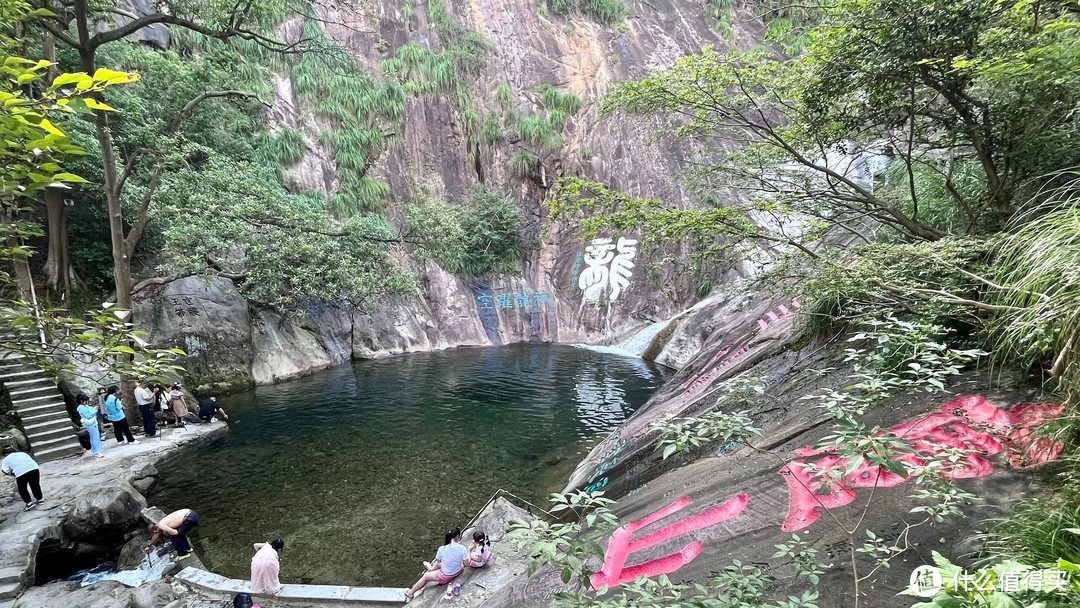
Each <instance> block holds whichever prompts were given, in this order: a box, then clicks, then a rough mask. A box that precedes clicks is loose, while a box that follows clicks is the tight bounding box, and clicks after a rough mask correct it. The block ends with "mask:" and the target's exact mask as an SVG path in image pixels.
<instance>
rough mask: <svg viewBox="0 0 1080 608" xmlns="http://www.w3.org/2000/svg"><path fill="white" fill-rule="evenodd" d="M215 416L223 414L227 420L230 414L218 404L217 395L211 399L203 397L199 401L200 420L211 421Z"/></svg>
mask: <svg viewBox="0 0 1080 608" xmlns="http://www.w3.org/2000/svg"><path fill="white" fill-rule="evenodd" d="M214 416H221V417H222V418H224V419H225V420H228V419H229V415H228V414H226V413H225V410H224V409H222V407H221V406H220V405H218V402H217V397H210V398H209V399H203V400H202V401H200V402H199V420H202V421H203V422H211V421H213V420H214Z"/></svg>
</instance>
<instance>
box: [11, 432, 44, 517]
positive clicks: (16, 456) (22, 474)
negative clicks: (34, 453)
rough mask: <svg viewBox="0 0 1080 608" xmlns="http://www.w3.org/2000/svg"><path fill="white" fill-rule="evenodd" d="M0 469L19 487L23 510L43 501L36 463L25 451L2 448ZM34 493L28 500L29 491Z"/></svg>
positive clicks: (39, 474)
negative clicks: (2, 454) (31, 498)
mask: <svg viewBox="0 0 1080 608" xmlns="http://www.w3.org/2000/svg"><path fill="white" fill-rule="evenodd" d="M0 470H2V471H3V472H4V475H11V476H12V477H14V478H15V485H16V486H18V488H19V498H22V500H23V502H25V503H26V508H24V509H23V510H24V511H29V510H30V509H33V508H34V507H36V506H38V505H40V504H41V503H43V502H45V499H44V498H42V497H41V473H40V472H39V471H38V463H37V462H35V461H34V459H33V458H31V457H30V455H29V454H27V453H26V452H19V451H17V450H16V449H15V448H13V447H10V446H9V447H6V448H4V460H3V462H0ZM31 491H33V493H34V500H30V492H31Z"/></svg>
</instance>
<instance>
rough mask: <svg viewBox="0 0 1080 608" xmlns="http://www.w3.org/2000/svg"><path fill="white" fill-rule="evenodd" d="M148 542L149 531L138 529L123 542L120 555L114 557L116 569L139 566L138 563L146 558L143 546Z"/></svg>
mask: <svg viewBox="0 0 1080 608" xmlns="http://www.w3.org/2000/svg"><path fill="white" fill-rule="evenodd" d="M148 542H150V532H149V531H138V532H136V533H135V534H134V535H133V536H132V537H131V539H130V540H128V541H127V542H126V543H124V546H123V547H121V548H120V557H117V558H116V569H117V570H134V569H135V568H138V567H139V564H141V563H143V561H145V560H146V553H144V552H143V547H145V546H146V543H148Z"/></svg>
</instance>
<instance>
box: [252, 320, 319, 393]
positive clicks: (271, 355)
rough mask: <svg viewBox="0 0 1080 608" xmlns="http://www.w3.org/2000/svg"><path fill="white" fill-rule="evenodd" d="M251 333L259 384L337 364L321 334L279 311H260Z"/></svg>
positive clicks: (301, 374)
mask: <svg viewBox="0 0 1080 608" xmlns="http://www.w3.org/2000/svg"><path fill="white" fill-rule="evenodd" d="M251 335H252V361H251V378H252V380H254V381H255V384H270V383H273V382H280V381H281V380H288V379H289V378H296V377H298V376H304V375H307V374H310V373H311V372H313V371H316V370H320V369H326V368H328V367H330V365H332V364H333V361H331V359H330V356H329V355H328V354H327V353H326V350H324V349H323V345H322V342H321V341H320V340H319V338H318V337H317V336H315V335H314V334H312V333H311V332H310V331H308V330H306V329H304V328H302V327H300V325H299V324H297V323H293V322H292V320H290V319H289V318H288V317H282V316H281V315H278V314H277V313H275V312H271V311H268V310H262V311H259V312H258V313H257V314H256V315H255V318H254V319H253V327H252V331H251Z"/></svg>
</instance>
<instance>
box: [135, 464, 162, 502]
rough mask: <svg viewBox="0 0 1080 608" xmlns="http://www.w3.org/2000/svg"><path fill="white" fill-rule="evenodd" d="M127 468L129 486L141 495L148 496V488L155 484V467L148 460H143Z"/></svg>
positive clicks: (156, 475)
mask: <svg viewBox="0 0 1080 608" xmlns="http://www.w3.org/2000/svg"><path fill="white" fill-rule="evenodd" d="M129 470H130V471H131V476H130V479H131V486H132V487H134V488H135V489H136V490H138V491H139V493H140V494H142V495H143V496H149V495H150V490H151V489H153V487H154V486H155V485H157V480H158V470H157V467H155V466H154V465H153V464H150V463H149V462H143V463H139V464H136V465H133V466H132V467H131V469H129Z"/></svg>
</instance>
